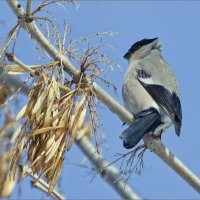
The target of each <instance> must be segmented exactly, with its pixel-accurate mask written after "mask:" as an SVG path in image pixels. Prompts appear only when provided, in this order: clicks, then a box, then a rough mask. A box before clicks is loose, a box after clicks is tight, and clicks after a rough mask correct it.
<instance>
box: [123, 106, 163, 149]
mask: <svg viewBox="0 0 200 200" xmlns="http://www.w3.org/2000/svg"><path fill="white" fill-rule="evenodd" d="M161 123H162V122H161V118H160V114H159V112H158V111H157V110H156V109H155V108H148V109H146V110H143V111H141V112H139V113H137V114H136V115H135V120H134V122H133V123H132V124H130V126H129V127H128V128H127V129H126V130H125V131H123V132H122V134H121V135H120V138H121V139H123V143H124V147H125V148H127V149H129V148H132V147H134V146H135V145H137V143H138V142H139V141H140V140H141V139H142V138H143V136H144V135H145V134H146V133H150V132H153V131H154V130H155V129H156V128H157V127H158V126H159V125H160V124H161Z"/></svg>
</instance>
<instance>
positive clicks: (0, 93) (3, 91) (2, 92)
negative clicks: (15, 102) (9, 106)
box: [0, 85, 10, 106]
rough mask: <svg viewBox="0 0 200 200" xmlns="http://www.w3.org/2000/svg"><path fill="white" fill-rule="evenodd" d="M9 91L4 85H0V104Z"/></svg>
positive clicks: (3, 101) (4, 100)
mask: <svg viewBox="0 0 200 200" xmlns="http://www.w3.org/2000/svg"><path fill="white" fill-rule="evenodd" d="M9 93H10V91H9V89H8V87H6V86H5V85H0V106H1V105H3V104H4V103H5V102H6V99H7V97H8V95H9Z"/></svg>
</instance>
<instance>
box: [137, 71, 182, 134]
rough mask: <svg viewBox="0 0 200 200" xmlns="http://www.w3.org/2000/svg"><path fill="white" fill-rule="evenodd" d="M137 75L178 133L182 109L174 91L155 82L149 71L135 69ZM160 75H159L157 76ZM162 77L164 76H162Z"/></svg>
mask: <svg viewBox="0 0 200 200" xmlns="http://www.w3.org/2000/svg"><path fill="white" fill-rule="evenodd" d="M137 77H138V80H139V82H140V83H141V85H142V86H143V87H144V88H145V89H146V91H147V92H148V93H149V94H150V95H151V97H152V98H153V99H154V100H155V102H156V103H157V104H158V105H159V106H160V107H161V108H163V110H164V111H165V112H166V113H167V114H168V116H169V117H170V118H171V120H172V121H173V123H174V125H175V131H176V134H177V135H178V136H179V135H180V129H181V121H182V111H181V103H180V100H179V97H178V96H177V94H176V92H175V91H173V92H170V91H169V90H168V89H166V88H165V87H164V86H162V85H160V84H157V83H155V81H154V80H153V78H152V76H151V74H150V73H147V72H146V71H145V70H143V69H137ZM159 77H160V76H159ZM163 78H164V77H163Z"/></svg>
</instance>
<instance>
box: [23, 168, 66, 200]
mask: <svg viewBox="0 0 200 200" xmlns="http://www.w3.org/2000/svg"><path fill="white" fill-rule="evenodd" d="M26 174H27V175H28V176H30V177H31V178H32V179H33V180H34V184H33V186H34V187H37V188H38V189H40V190H42V191H44V192H46V193H48V189H49V184H48V183H47V182H45V181H44V180H43V179H41V178H39V176H37V175H36V174H33V172H32V171H31V169H26ZM35 181H36V182H35ZM50 195H51V196H52V197H54V198H55V199H58V200H64V199H66V198H65V197H63V196H62V195H61V194H60V193H59V192H58V191H56V190H55V189H54V190H53V191H52V193H51V194H50Z"/></svg>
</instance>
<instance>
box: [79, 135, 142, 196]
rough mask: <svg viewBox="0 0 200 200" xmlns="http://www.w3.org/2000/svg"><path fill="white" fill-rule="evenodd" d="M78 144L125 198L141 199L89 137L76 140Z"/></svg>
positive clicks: (104, 177) (102, 174)
mask: <svg viewBox="0 0 200 200" xmlns="http://www.w3.org/2000/svg"><path fill="white" fill-rule="evenodd" d="M76 144H77V145H78V147H79V148H80V149H81V151H83V153H84V154H85V155H86V156H87V157H88V159H89V160H90V162H92V164H93V165H94V166H95V167H96V169H97V170H98V171H99V173H100V174H101V177H102V178H103V179H104V180H105V181H106V182H107V183H109V184H110V185H111V186H112V187H113V188H114V189H115V190H116V192H118V194H119V195H120V196H121V197H122V198H123V199H141V198H140V197H139V196H138V195H137V194H135V193H134V192H133V189H132V188H131V187H130V186H129V185H128V184H127V183H125V182H124V180H123V179H122V178H120V177H121V173H120V172H119V171H118V169H117V168H116V167H114V166H113V165H109V163H108V162H107V161H105V160H104V158H103V157H102V155H100V154H99V153H97V152H96V149H95V148H94V146H93V145H92V143H91V142H90V140H89V139H88V138H87V137H82V138H81V139H80V140H76ZM119 178H120V179H119ZM125 184H126V186H125Z"/></svg>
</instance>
